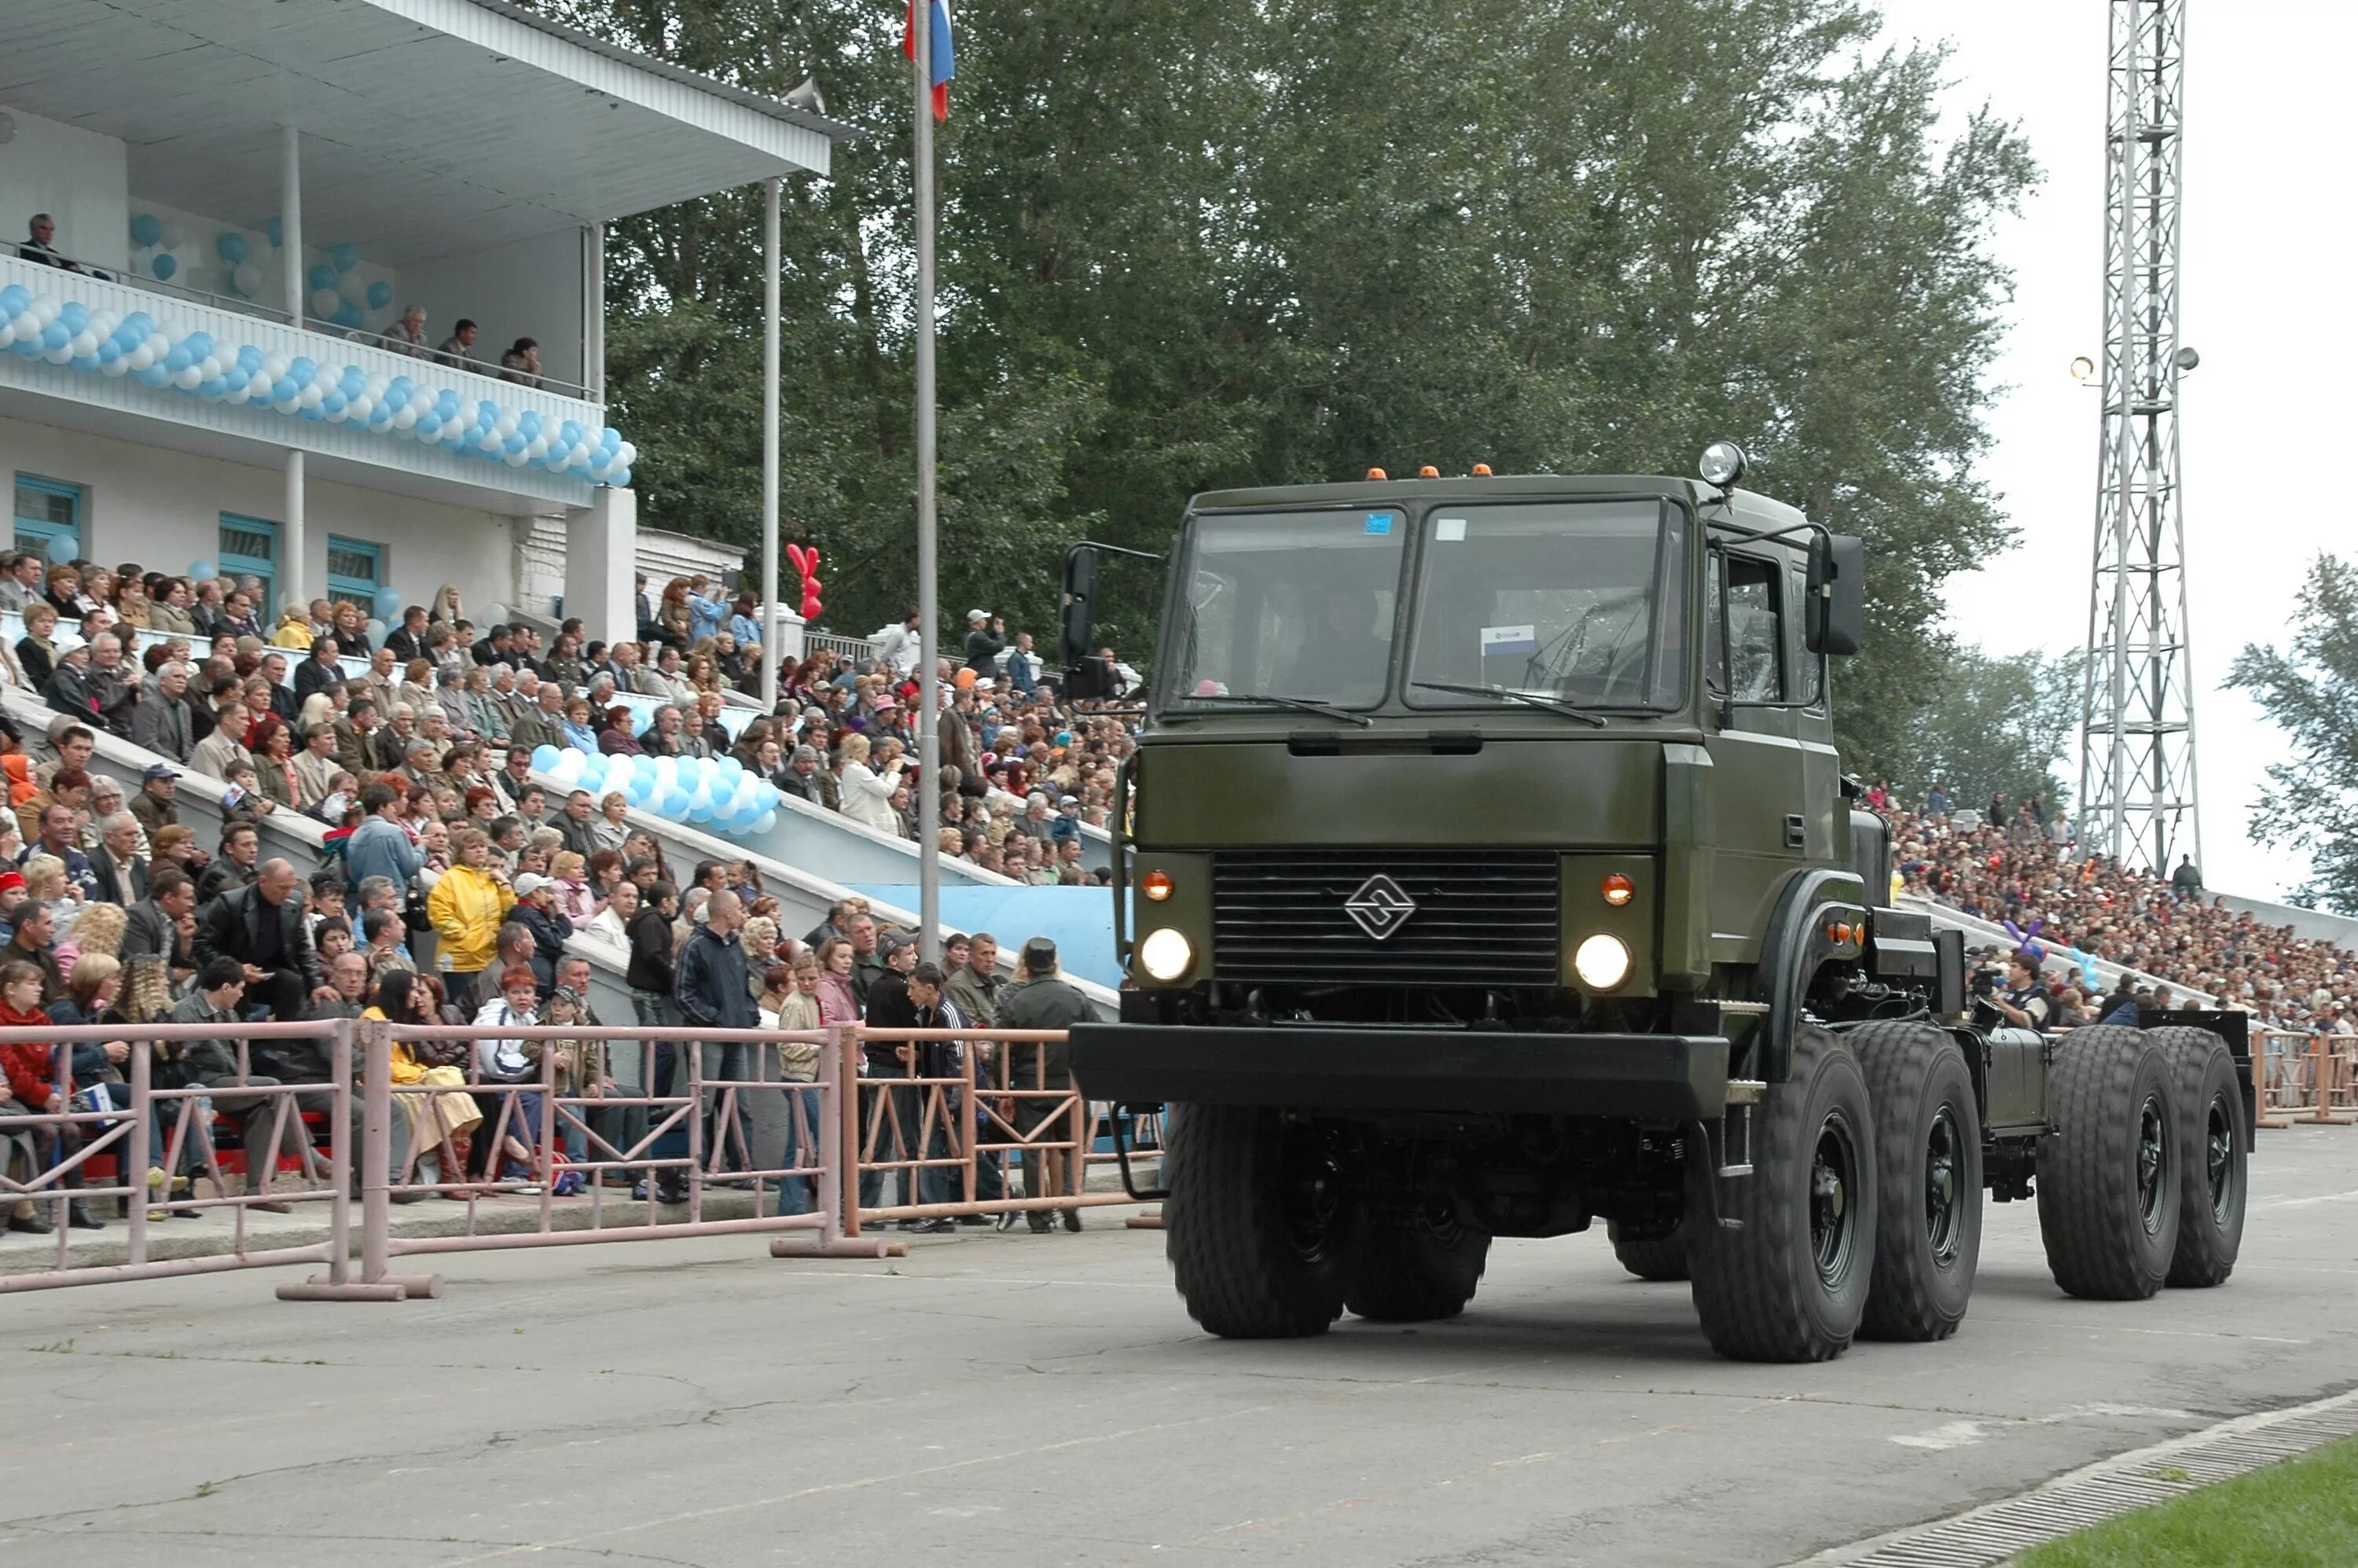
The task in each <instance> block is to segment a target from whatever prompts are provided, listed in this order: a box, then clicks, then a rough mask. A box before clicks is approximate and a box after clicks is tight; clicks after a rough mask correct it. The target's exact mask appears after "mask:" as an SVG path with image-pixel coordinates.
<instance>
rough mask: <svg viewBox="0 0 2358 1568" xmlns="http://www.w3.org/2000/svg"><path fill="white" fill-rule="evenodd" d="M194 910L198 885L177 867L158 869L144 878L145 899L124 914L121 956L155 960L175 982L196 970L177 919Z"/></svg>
mask: <svg viewBox="0 0 2358 1568" xmlns="http://www.w3.org/2000/svg"><path fill="white" fill-rule="evenodd" d="M196 907H197V884H196V883H195V882H194V881H191V880H190V878H189V873H188V872H186V871H182V870H181V869H180V868H179V867H178V866H175V865H171V864H165V865H161V866H157V868H156V869H155V870H154V871H151V872H149V873H148V877H147V896H146V898H144V899H141V900H140V901H139V902H138V903H135V904H133V905H131V906H130V907H129V909H127V910H126V911H124V924H123V957H124V959H125V960H129V959H132V958H138V957H157V958H161V959H163V960H164V963H165V966H166V968H168V969H170V970H171V971H172V979H173V980H174V982H175V983H177V982H178V980H179V979H181V978H182V977H183V976H185V975H186V974H187V973H188V972H189V970H191V969H193V968H196V964H195V961H194V959H193V958H192V957H191V956H190V954H189V946H188V944H187V943H185V942H183V941H182V940H181V939H180V916H182V915H184V914H188V913H189V911H190V910H192V909H194V908H196Z"/></svg>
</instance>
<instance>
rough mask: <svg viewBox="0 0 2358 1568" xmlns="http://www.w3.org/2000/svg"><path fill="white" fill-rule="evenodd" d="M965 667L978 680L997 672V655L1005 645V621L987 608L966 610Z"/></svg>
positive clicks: (995, 674) (994, 674)
mask: <svg viewBox="0 0 2358 1568" xmlns="http://www.w3.org/2000/svg"><path fill="white" fill-rule="evenodd" d="M966 628H967V630H966V667H967V668H968V669H970V670H972V671H973V672H974V673H975V678H976V679H978V680H980V679H984V678H987V677H993V676H997V675H998V674H999V655H1000V654H1001V651H1002V650H1004V649H1005V648H1006V646H1007V622H1004V621H1002V620H1000V619H999V618H998V617H996V616H994V615H992V614H991V613H990V611H988V610H969V611H967V612H966Z"/></svg>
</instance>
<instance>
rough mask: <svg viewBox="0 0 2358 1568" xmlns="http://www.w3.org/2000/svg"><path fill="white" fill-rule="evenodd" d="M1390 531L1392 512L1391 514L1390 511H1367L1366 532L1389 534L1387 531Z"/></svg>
mask: <svg viewBox="0 0 2358 1568" xmlns="http://www.w3.org/2000/svg"><path fill="white" fill-rule="evenodd" d="M1391 531H1392V514H1390V513H1389V512H1370V513H1368V533H1370V534H1389V533H1390V532H1391Z"/></svg>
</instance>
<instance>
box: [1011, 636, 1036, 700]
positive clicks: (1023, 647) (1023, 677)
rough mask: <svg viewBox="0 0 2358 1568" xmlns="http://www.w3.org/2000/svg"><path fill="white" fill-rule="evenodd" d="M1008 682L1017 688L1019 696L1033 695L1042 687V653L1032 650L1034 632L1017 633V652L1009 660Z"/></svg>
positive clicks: (1016, 692) (1016, 691)
mask: <svg viewBox="0 0 2358 1568" xmlns="http://www.w3.org/2000/svg"><path fill="white" fill-rule="evenodd" d="M1007 684H1008V685H1009V686H1011V687H1014V688H1015V695H1016V696H1018V697H1032V696H1034V695H1036V694H1037V693H1038V692H1039V689H1040V655H1039V654H1035V653H1033V651H1032V633H1029V632H1019V633H1016V634H1015V652H1014V653H1013V654H1011V655H1010V656H1009V658H1008V661H1007Z"/></svg>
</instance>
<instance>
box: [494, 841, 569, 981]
mask: <svg viewBox="0 0 2358 1568" xmlns="http://www.w3.org/2000/svg"><path fill="white" fill-rule="evenodd" d="M558 889H559V884H558V883H557V881H556V879H555V878H552V877H545V876H542V875H540V874H539V873H537V872H535V871H526V872H525V873H524V874H523V875H522V876H520V877H518V878H516V880H515V904H514V907H513V908H511V909H510V910H509V911H508V918H509V919H510V920H513V921H514V922H515V923H516V924H517V925H521V926H523V927H524V928H525V930H526V931H528V932H530V933H531V934H532V954H531V957H528V958H526V959H525V965H526V967H527V968H530V969H531V970H532V978H533V979H534V980H535V982H537V983H538V985H539V987H540V993H541V995H542V997H543V998H546V996H547V994H548V993H549V992H550V991H553V990H555V989H557V962H558V960H560V959H562V958H563V957H565V939H566V938H567V937H568V936H570V935H573V922H572V921H571V920H569V919H568V918H567V916H566V914H565V912H564V911H563V910H561V909H559V908H557V894H558Z"/></svg>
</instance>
